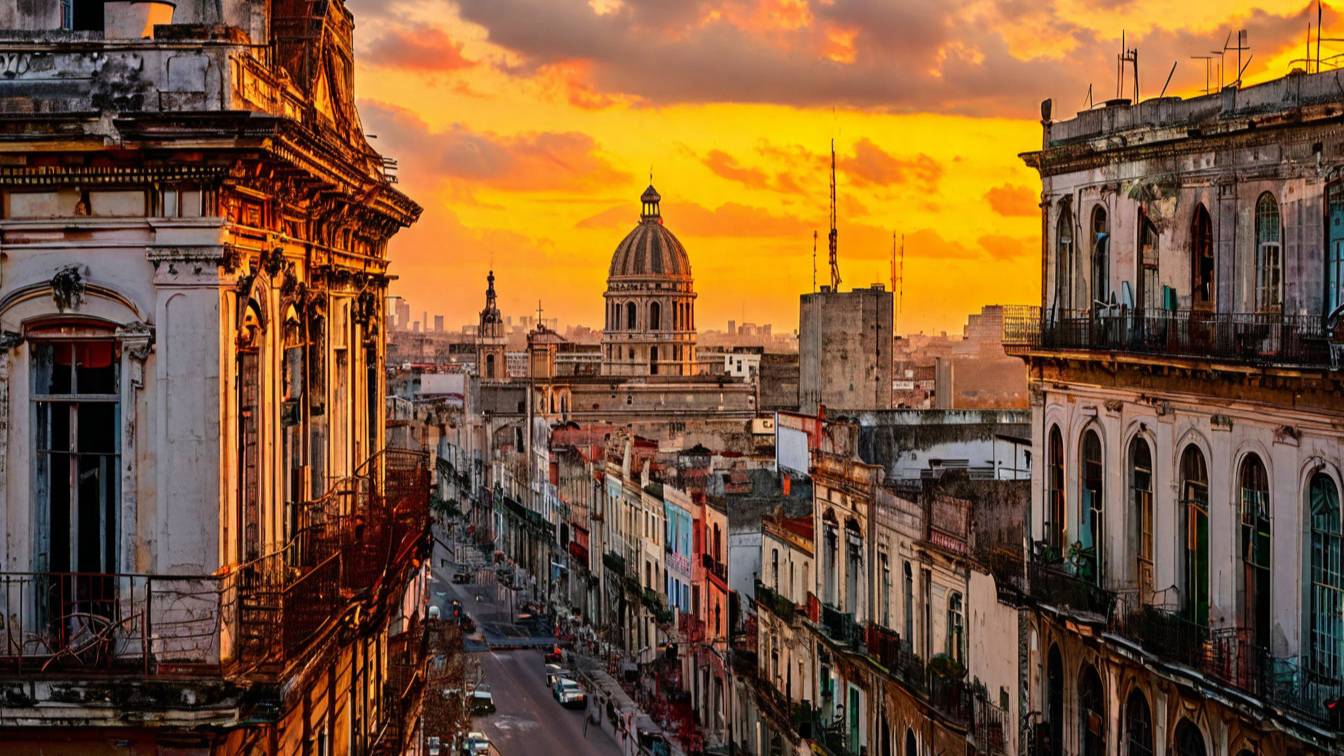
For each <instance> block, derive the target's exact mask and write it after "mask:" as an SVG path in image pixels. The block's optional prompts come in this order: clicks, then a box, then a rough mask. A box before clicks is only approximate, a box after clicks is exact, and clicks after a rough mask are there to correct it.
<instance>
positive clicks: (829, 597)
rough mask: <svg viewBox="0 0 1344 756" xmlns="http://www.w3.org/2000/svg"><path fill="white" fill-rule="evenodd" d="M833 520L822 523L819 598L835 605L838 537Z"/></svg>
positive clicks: (828, 515)
mask: <svg viewBox="0 0 1344 756" xmlns="http://www.w3.org/2000/svg"><path fill="white" fill-rule="evenodd" d="M826 517H827V518H831V517H832V515H831V513H830V512H827V513H826ZM835 525H836V523H835V520H834V519H827V520H826V521H825V522H824V523H823V524H822V528H823V530H824V535H823V542H824V545H825V553H824V554H823V555H822V562H821V568H822V583H821V600H822V602H823V603H825V604H829V605H830V606H835V605H836V603H835V560H836V552H837V550H838V549H839V539H838V535H837V533H836V528H835Z"/></svg>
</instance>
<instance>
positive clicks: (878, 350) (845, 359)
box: [798, 284, 894, 415]
mask: <svg viewBox="0 0 1344 756" xmlns="http://www.w3.org/2000/svg"><path fill="white" fill-rule="evenodd" d="M893 313H894V310H893V300H892V295H891V292H889V291H886V290H885V289H884V288H883V287H882V285H881V284H874V285H873V286H871V287H870V288H867V289H855V290H853V291H846V292H840V291H831V290H830V289H829V287H823V288H822V290H821V291H819V292H816V293H814V294H804V295H802V297H800V300H799V318H798V321H799V322H798V360H799V377H798V403H799V409H800V411H801V412H803V413H805V414H810V415H812V414H816V413H817V409H818V408H819V407H826V408H828V409H832V410H860V409H885V408H887V407H891V406H892V401H891V397H892V378H893V377H894V376H893V374H892V354H893V348H892V345H893V343H892V318H893Z"/></svg>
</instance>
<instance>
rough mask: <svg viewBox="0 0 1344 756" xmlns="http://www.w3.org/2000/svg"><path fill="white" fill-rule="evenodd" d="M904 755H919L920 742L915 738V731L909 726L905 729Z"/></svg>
mask: <svg viewBox="0 0 1344 756" xmlns="http://www.w3.org/2000/svg"><path fill="white" fill-rule="evenodd" d="M904 756H919V743H918V741H916V740H915V731H914V730H911V729H909V728H906V730H905V754H904Z"/></svg>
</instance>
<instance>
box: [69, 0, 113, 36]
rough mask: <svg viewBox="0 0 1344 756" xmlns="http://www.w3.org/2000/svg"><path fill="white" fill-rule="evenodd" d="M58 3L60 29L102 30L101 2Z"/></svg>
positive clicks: (79, 0) (87, 0)
mask: <svg viewBox="0 0 1344 756" xmlns="http://www.w3.org/2000/svg"><path fill="white" fill-rule="evenodd" d="M60 3H61V28H62V29H66V30H71V31H102V30H103V0H60Z"/></svg>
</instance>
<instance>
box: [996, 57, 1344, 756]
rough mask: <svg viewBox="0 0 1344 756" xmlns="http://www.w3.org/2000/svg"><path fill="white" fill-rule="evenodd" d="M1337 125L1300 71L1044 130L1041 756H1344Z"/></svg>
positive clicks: (1029, 322) (1330, 102)
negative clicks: (1342, 732) (1343, 716)
mask: <svg viewBox="0 0 1344 756" xmlns="http://www.w3.org/2000/svg"><path fill="white" fill-rule="evenodd" d="M1342 102H1344V100H1342V99H1341V96H1340V93H1339V90H1338V87H1337V85H1336V83H1335V74H1334V73H1333V72H1331V73H1322V74H1317V75H1305V74H1302V73H1300V72H1298V73H1294V74H1291V75H1289V76H1287V77H1285V78H1282V79H1278V80H1275V81H1271V82H1268V83H1265V84H1261V85H1257V86H1253V87H1247V88H1244V89H1243V88H1238V87H1229V88H1227V89H1224V90H1223V91H1222V92H1220V93H1218V94H1215V95H1210V96H1204V97H1198V98H1195V99H1192V100H1188V101H1181V100H1179V99H1178V98H1165V99H1158V100H1151V101H1147V102H1143V103H1140V104H1132V103H1128V102H1117V103H1111V104H1108V105H1107V106H1106V107H1103V108H1098V109H1095V110H1090V111H1086V112H1083V113H1079V114H1078V115H1077V117H1075V118H1072V119H1069V120H1064V121H1058V122H1057V121H1052V120H1051V118H1050V113H1049V107H1048V105H1049V103H1048V101H1047V103H1046V105H1047V107H1045V108H1044V109H1043V113H1042V114H1043V116H1044V118H1043V122H1042V123H1043V131H1044V138H1043V144H1042V149H1041V150H1039V151H1036V152H1032V153H1029V154H1027V155H1025V156H1024V157H1025V159H1026V161H1027V163H1028V164H1029V165H1030V166H1032V167H1034V168H1036V169H1037V170H1039V172H1040V174H1041V180H1042V195H1041V200H1042V204H1041V206H1042V216H1041V223H1042V236H1043V243H1044V247H1043V249H1042V258H1041V266H1042V267H1041V273H1042V302H1041V307H1040V310H1039V311H1038V312H1037V311H1033V312H1028V313H1021V314H1019V315H1020V319H1019V320H1017V321H1016V322H1011V321H1010V322H1008V323H1006V324H1005V328H1006V330H1007V332H1008V335H1009V337H1010V339H1012V340H1013V341H1014V342H1015V344H1014V345H1013V346H1012V347H1011V349H1012V350H1013V351H1014V352H1016V353H1018V354H1020V355H1022V356H1023V357H1024V358H1025V359H1026V361H1027V364H1028V367H1029V369H1030V378H1031V383H1032V445H1033V448H1034V449H1037V450H1039V452H1040V453H1039V454H1038V464H1036V465H1033V470H1032V475H1033V478H1032V480H1033V487H1032V513H1031V522H1030V526H1031V536H1030V538H1031V540H1032V543H1033V548H1032V552H1031V555H1030V564H1029V570H1028V578H1029V583H1030V592H1031V594H1032V596H1033V598H1034V599H1035V600H1036V607H1037V611H1035V612H1034V613H1033V622H1032V629H1031V643H1030V648H1031V652H1030V653H1031V658H1030V662H1029V664H1028V665H1027V668H1026V672H1027V676H1028V677H1027V681H1028V687H1029V691H1030V693H1029V695H1030V703H1029V707H1028V708H1029V712H1028V716H1029V717H1030V718H1031V720H1032V724H1033V728H1032V731H1031V734H1032V736H1033V742H1034V743H1036V744H1037V747H1038V748H1041V749H1045V750H1048V751H1051V752H1056V753H1084V754H1090V753H1113V752H1115V751H1114V749H1115V747H1116V744H1117V743H1118V744H1120V747H1121V750H1124V751H1128V752H1134V751H1133V749H1140V750H1139V751H1138V752H1162V751H1163V750H1167V751H1168V752H1175V753H1179V754H1220V755H1222V754H1229V755H1236V754H1242V753H1308V752H1313V753H1315V752H1323V751H1324V752H1338V751H1339V750H1340V749H1341V741H1340V738H1339V729H1340V723H1339V719H1338V715H1337V714H1336V713H1335V709H1334V707H1335V706H1337V705H1338V704H1337V702H1338V700H1339V697H1340V695H1341V680H1342V675H1344V668H1341V666H1340V659H1341V658H1344V654H1342V652H1344V600H1342V599H1341V597H1342V596H1344V582H1341V577H1340V575H1341V574H1344V573H1341V569H1340V565H1341V562H1340V559H1341V557H1340V554H1341V549H1340V543H1341V537H1342V532H1341V525H1340V523H1341V513H1340V486H1341V465H1342V464H1344V458H1342V457H1341V448H1342V447H1341V441H1342V440H1344V438H1342V437H1341V436H1342V434H1341V430H1340V428H1341V427H1342V425H1341V423H1342V421H1344V404H1342V403H1341V401H1340V396H1341V393H1340V392H1341V383H1340V375H1341V374H1340V372H1339V369H1338V368H1339V363H1338V360H1339V355H1340V353H1341V341H1340V338H1339V337H1340V332H1339V330H1338V328H1339V317H1340V303H1341V271H1342V270H1344V257H1341V249H1344V184H1341V183H1340V170H1341V167H1344V141H1341V138H1340V135H1339V133H1338V126H1337V123H1336V118H1337V113H1338V112H1339V109H1340V106H1341V104H1342Z"/></svg>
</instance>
